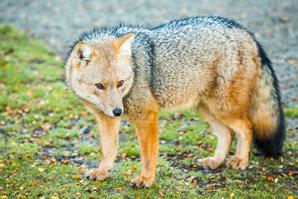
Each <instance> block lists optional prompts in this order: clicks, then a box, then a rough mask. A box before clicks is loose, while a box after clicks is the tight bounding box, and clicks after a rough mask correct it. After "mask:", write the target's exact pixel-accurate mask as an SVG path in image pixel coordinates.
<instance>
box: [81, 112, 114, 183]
mask: <svg viewBox="0 0 298 199" xmlns="http://www.w3.org/2000/svg"><path fill="white" fill-rule="evenodd" d="M96 120H97V123H98V125H99V131H100V145H101V155H102V159H101V162H100V164H99V166H98V168H96V169H93V170H91V171H89V172H88V174H87V176H88V177H89V178H90V179H93V180H100V181H101V180H104V179H106V178H107V177H108V176H109V171H110V170H111V169H112V168H113V164H114V161H115V159H116V154H117V143H118V133H119V124H120V119H119V118H110V117H107V116H104V115H100V114H96Z"/></svg>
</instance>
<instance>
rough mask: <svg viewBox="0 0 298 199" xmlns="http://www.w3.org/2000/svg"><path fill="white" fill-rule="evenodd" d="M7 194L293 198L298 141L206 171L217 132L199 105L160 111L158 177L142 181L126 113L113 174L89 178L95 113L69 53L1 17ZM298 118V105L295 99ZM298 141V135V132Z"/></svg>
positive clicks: (1, 149) (0, 108) (2, 177)
mask: <svg viewBox="0 0 298 199" xmlns="http://www.w3.org/2000/svg"><path fill="white" fill-rule="evenodd" d="M0 36H1V39H0V94H1V95H0V96H1V97H0V112H1V113H0V198H41V197H44V198H89V199H91V198H198V197H199V198H200V197H203V198H222V197H224V198H287V197H289V196H294V195H297V190H298V179H297V163H298V162H297V159H298V145H297V141H295V139H294V138H295V133H293V132H292V133H289V134H288V141H286V143H285V150H284V151H285V152H284V155H283V157H282V158H279V159H277V160H273V159H265V158H264V157H261V156H257V155H256V153H255V151H254V152H253V153H252V157H251V162H250V166H249V168H248V169H247V170H245V171H236V170H233V169H227V168H222V169H219V170H216V171H204V170H202V169H200V168H198V165H197V159H198V158H202V157H206V156H209V155H212V152H213V151H214V147H215V145H216V139H215V137H214V136H213V135H212V134H211V133H210V129H209V128H208V125H207V124H206V123H205V122H203V121H202V119H201V118H200V117H199V116H198V115H197V114H196V113H195V112H194V111H187V112H183V113H181V114H171V113H163V114H161V116H160V140H161V141H160V142H161V146H160V157H159V161H158V164H159V166H158V172H157V182H156V184H155V185H154V186H153V187H152V188H148V189H136V188H134V187H132V186H130V185H129V181H130V180H131V179H132V178H133V177H134V176H135V175H136V174H137V172H138V171H139V169H140V163H139V150H138V145H137V140H136V136H135V135H134V132H133V130H134V129H133V127H132V126H130V124H128V123H127V122H123V124H122V127H121V132H120V140H119V155H118V158H117V163H116V165H115V170H114V171H113V174H112V176H111V177H110V178H109V179H107V180H106V181H103V182H94V181H89V180H86V179H84V178H83V175H84V171H85V170H86V169H87V168H91V167H95V166H97V164H98V159H99V158H100V155H99V151H98V149H99V147H98V134H97V127H96V125H95V120H94V117H93V116H92V115H90V114H88V113H87V112H86V111H85V109H84V107H83V106H82V105H81V104H80V102H79V100H78V99H77V98H76V97H75V96H74V95H73V94H72V93H71V92H69V91H68V90H67V89H66V87H65V85H64V77H63V61H61V60H60V58H59V57H57V56H56V55H55V53H54V52H53V51H52V50H51V49H50V48H49V47H47V46H46V45H44V44H42V43H41V42H39V41H38V40H37V39H35V38H29V37H28V36H27V35H26V34H25V33H23V32H20V31H17V30H15V29H14V28H12V27H10V26H6V25H0ZM285 111H286V115H287V116H288V117H297V108H287V109H286V110H285ZM296 140H297V139H296Z"/></svg>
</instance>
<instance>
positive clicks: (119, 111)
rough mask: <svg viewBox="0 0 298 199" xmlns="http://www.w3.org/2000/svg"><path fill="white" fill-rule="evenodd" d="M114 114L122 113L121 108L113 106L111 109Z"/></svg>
mask: <svg viewBox="0 0 298 199" xmlns="http://www.w3.org/2000/svg"><path fill="white" fill-rule="evenodd" d="M113 114H114V116H120V115H121V114H122V110H121V109H120V108H115V109H114V110H113Z"/></svg>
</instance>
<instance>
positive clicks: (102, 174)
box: [86, 168, 109, 181]
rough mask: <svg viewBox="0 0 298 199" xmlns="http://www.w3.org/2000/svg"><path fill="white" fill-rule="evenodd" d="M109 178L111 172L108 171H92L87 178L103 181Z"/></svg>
mask: <svg viewBox="0 0 298 199" xmlns="http://www.w3.org/2000/svg"><path fill="white" fill-rule="evenodd" d="M108 176H109V170H108V169H99V168H97V169H92V170H90V171H89V172H88V173H87V175H86V177H87V178H88V179H91V180H98V181H102V180H104V179H106V178H107V177H108Z"/></svg>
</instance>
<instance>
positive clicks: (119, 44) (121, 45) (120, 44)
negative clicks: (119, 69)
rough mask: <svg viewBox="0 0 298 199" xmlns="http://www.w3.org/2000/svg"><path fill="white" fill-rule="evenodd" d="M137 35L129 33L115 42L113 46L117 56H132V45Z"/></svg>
mask: <svg viewBox="0 0 298 199" xmlns="http://www.w3.org/2000/svg"><path fill="white" fill-rule="evenodd" d="M134 38H135V35H134V34H132V33H129V34H127V35H124V36H122V37H120V38H118V39H116V40H114V41H113V46H114V49H115V51H116V53H117V54H120V55H131V43H132V42H133V40H134Z"/></svg>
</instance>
